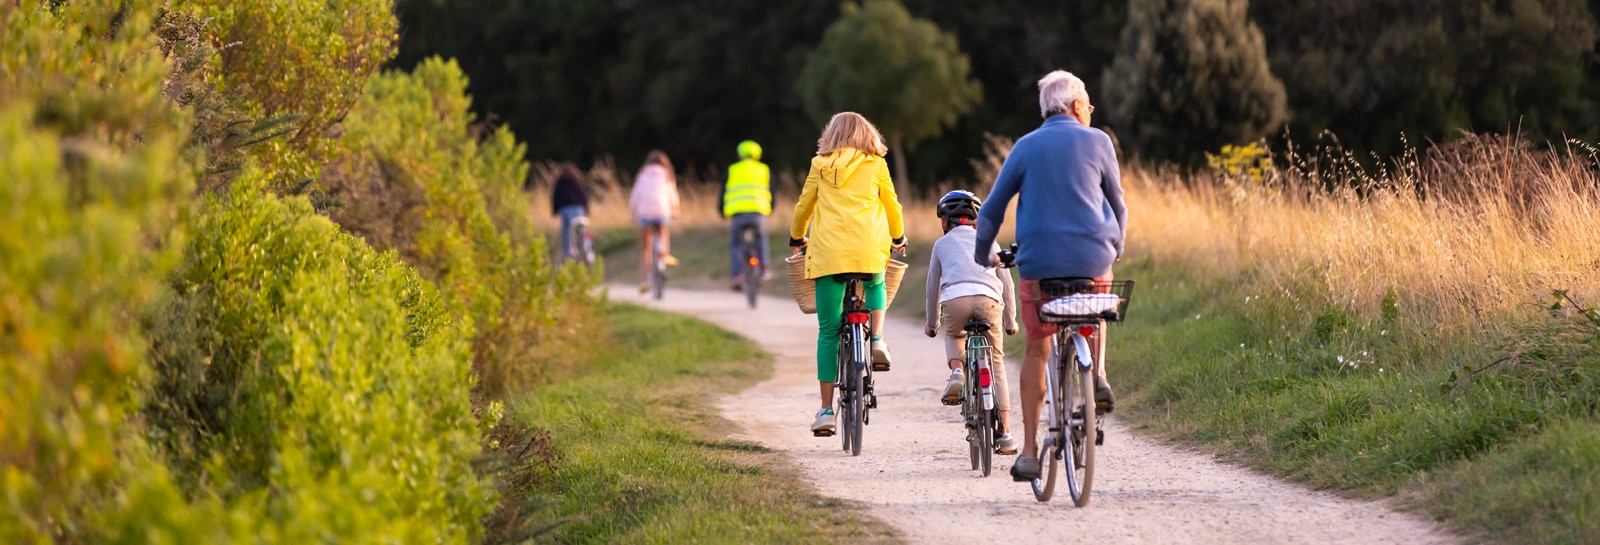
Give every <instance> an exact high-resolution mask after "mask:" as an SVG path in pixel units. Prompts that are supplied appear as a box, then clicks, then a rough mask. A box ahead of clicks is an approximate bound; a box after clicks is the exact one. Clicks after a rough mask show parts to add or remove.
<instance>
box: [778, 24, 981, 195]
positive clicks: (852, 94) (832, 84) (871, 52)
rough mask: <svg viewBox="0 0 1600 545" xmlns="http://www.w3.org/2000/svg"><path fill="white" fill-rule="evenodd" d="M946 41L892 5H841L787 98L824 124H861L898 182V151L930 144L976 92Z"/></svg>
mask: <svg viewBox="0 0 1600 545" xmlns="http://www.w3.org/2000/svg"><path fill="white" fill-rule="evenodd" d="M969 65H970V62H969V61H968V60H967V56H966V55H965V54H963V53H962V52H961V49H960V47H959V46H958V45H957V44H956V38H955V36H954V35H952V34H949V33H946V32H943V31H941V30H939V27H938V26H935V25H934V24H933V23H931V22H929V21H926V20H922V19H915V18H912V17H911V14H910V13H909V12H907V11H906V9H905V7H903V6H901V5H900V4H899V3H898V2H896V1H894V0H868V1H867V3H866V4H865V5H856V4H845V6H844V14H843V15H842V16H841V17H839V20H838V21H835V22H834V23H833V24H832V25H829V26H828V29H827V30H825V31H823V35H822V43H821V44H819V45H818V46H817V49H816V51H813V52H812V53H811V56H810V57H809V58H807V59H806V64H805V68H802V69H801V71H800V78H799V81H798V82H797V83H796V85H795V90H796V91H797V92H798V93H799V94H800V99H801V102H802V103H803V104H804V105H805V109H806V113H807V114H809V115H810V116H811V117H812V119H815V120H818V121H825V120H827V119H828V118H829V117H831V116H832V115H833V114H835V113H838V112H841V111H854V112H857V113H860V114H861V115H864V116H866V117H867V119H870V120H872V122H873V123H874V124H876V125H877V126H878V128H879V130H882V131H883V132H884V137H885V138H887V139H888V140H889V147H890V149H891V150H892V152H893V153H894V167H895V177H896V178H899V179H900V180H902V181H905V180H907V179H908V178H907V177H906V152H905V150H906V147H907V146H910V145H914V144H916V142H918V141H920V140H923V139H926V138H929V137H933V136H938V135H939V133H941V132H943V131H944V129H945V128H947V127H949V126H951V125H954V124H955V122H956V120H957V119H959V118H960V117H961V115H963V114H965V113H967V112H969V111H971V110H972V107H973V106H974V105H976V104H977V103H978V101H979V100H980V99H981V98H982V95H983V89H982V87H980V86H979V84H978V82H977V81H976V80H971V79H968V77H967V74H968V72H969V71H970V66H969Z"/></svg>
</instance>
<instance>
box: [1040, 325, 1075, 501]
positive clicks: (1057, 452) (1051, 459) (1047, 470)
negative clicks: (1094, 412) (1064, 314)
mask: <svg viewBox="0 0 1600 545" xmlns="http://www.w3.org/2000/svg"><path fill="white" fill-rule="evenodd" d="M1062 356H1063V349H1062V347H1061V335H1060V334H1057V335H1056V336H1054V337H1052V338H1051V342H1050V358H1049V359H1048V360H1046V361H1045V386H1046V391H1045V401H1046V402H1047V403H1048V404H1049V410H1050V413H1049V415H1048V416H1049V417H1050V419H1051V421H1050V422H1049V423H1048V424H1047V423H1045V422H1040V424H1042V425H1046V426H1053V427H1055V428H1056V429H1055V430H1053V431H1052V430H1050V429H1049V427H1046V428H1045V430H1046V431H1045V439H1044V441H1043V444H1042V445H1040V446H1039V453H1038V455H1039V465H1040V466H1041V467H1040V469H1041V471H1042V475H1040V478H1038V479H1034V480H1033V483H1032V485H1033V498H1034V499H1036V500H1039V501H1040V502H1048V501H1050V498H1052V497H1054V496H1055V489H1056V468H1058V467H1060V466H1061V463H1060V462H1061V460H1062V459H1063V458H1064V456H1063V453H1062V448H1063V447H1062V443H1063V441H1062V439H1063V438H1064V437H1065V435H1066V434H1065V433H1063V431H1064V430H1065V429H1066V426H1067V415H1068V412H1067V411H1066V410H1065V407H1066V399H1064V398H1065V395H1064V392H1063V389H1062V387H1061V379H1060V377H1061V374H1062V367H1061V362H1062V361H1067V360H1065V359H1063V357H1062Z"/></svg>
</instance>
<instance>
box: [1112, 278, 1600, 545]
mask: <svg viewBox="0 0 1600 545" xmlns="http://www.w3.org/2000/svg"><path fill="white" fill-rule="evenodd" d="M1118 277H1119V278H1132V279H1136V280H1137V281H1138V289H1137V291H1136V293H1135V294H1134V301H1133V306H1132V308H1131V309H1130V320H1129V321H1128V323H1127V324H1125V325H1123V326H1119V327H1116V328H1114V329H1112V333H1111V337H1110V339H1111V348H1110V351H1109V353H1110V355H1111V356H1110V360H1109V362H1108V371H1109V373H1110V375H1111V378H1112V380H1113V383H1114V384H1115V385H1117V386H1118V388H1119V390H1118V391H1119V392H1120V393H1122V397H1123V399H1124V400H1125V401H1124V402H1123V403H1119V407H1125V408H1126V409H1125V410H1119V411H1118V413H1119V415H1123V416H1124V417H1128V418H1131V419H1132V421H1133V422H1134V423H1135V424H1136V425H1138V426H1140V427H1142V428H1145V429H1148V430H1152V431H1154V432H1155V433H1157V434H1158V435H1162V436H1165V437H1167V438H1171V439H1175V440H1179V441H1184V442H1193V443H1199V444H1205V445H1209V446H1211V447H1213V448H1215V450H1217V451H1219V452H1222V453H1224V454H1225V455H1229V456H1232V457H1234V458H1235V459H1236V460H1238V461H1241V462H1244V463H1246V464H1248V465H1251V466H1254V467H1257V468H1260V469H1263V470H1266V471H1269V472H1272V473H1276V474H1279V475H1283V476H1286V477H1289V478H1291V479H1294V480H1298V481H1302V482H1305V483H1308V484H1311V485H1313V486H1317V487H1321V488H1330V489H1336V490H1341V491H1345V492H1347V493H1350V494H1353V495H1357V496H1362V497H1382V496H1398V497H1400V498H1401V500H1402V502H1403V503H1404V504H1405V505H1407V506H1409V507H1411V508H1414V509H1417V510H1419V511H1422V512H1425V513H1426V514H1429V515H1431V516H1434V517H1436V518H1439V519H1441V520H1443V521H1445V522H1447V523H1448V524H1450V525H1451V526H1453V527H1454V528H1456V529H1457V530H1458V531H1460V532H1462V533H1464V534H1466V535H1469V536H1474V537H1477V538H1480V539H1484V540H1509V541H1512V542H1521V543H1531V542H1539V543H1594V542H1596V540H1597V539H1600V486H1597V484H1600V422H1597V419H1596V415H1597V406H1600V327H1595V325H1594V324H1593V323H1587V324H1586V323H1585V322H1584V321H1583V320H1582V319H1581V318H1580V319H1573V318H1572V317H1571V316H1565V317H1552V318H1550V319H1549V320H1548V321H1539V322H1537V323H1531V322H1530V323H1508V324H1505V325H1504V327H1501V328H1498V330H1499V331H1501V333H1497V334H1494V335H1492V336H1490V337H1487V338H1486V337H1477V336H1468V335H1466V334H1464V333H1460V332H1454V331H1450V330H1443V329H1440V328H1432V327H1425V326H1419V325H1408V324H1411V323H1412V322H1411V321H1409V320H1408V319H1407V317H1406V316H1405V312H1404V308H1402V307H1400V306H1399V305H1398V304H1394V303H1391V304H1388V305H1386V308H1385V309H1383V310H1382V311H1381V312H1379V313H1378V314H1377V315H1374V316H1355V315H1351V314H1349V313H1348V312H1346V311H1345V310H1344V309H1341V308H1338V307H1331V306H1330V307H1323V308H1310V307H1311V304H1310V303H1308V302H1306V301H1307V299H1305V298H1303V297H1302V298H1297V297H1296V296H1295V295H1293V290H1290V291H1289V292H1281V291H1280V293H1249V289H1250V288H1247V287H1243V286H1249V285H1250V282H1249V279H1248V278H1200V277H1196V276H1194V275H1193V274H1191V273H1188V272H1186V271H1183V270H1180V269H1177V268H1174V267H1170V266H1162V265H1159V264H1156V263H1152V262H1149V261H1137V260H1135V261H1133V262H1132V263H1127V262H1125V265H1124V266H1121V267H1119V270H1118ZM1247 297H1248V299H1246V298H1247ZM1391 300H1392V301H1399V300H1403V297H1397V298H1393V299H1391ZM1511 354H1516V357H1515V358H1512V359H1502V358H1504V357H1505V356H1508V355H1511ZM1497 361H1498V362H1499V363H1495V362H1497Z"/></svg>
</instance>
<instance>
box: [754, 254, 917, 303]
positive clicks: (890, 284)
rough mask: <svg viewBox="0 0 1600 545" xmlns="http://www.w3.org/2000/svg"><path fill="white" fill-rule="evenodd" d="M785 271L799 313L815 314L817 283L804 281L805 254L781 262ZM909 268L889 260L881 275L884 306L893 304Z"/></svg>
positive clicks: (901, 263)
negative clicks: (798, 307)
mask: <svg viewBox="0 0 1600 545" xmlns="http://www.w3.org/2000/svg"><path fill="white" fill-rule="evenodd" d="M783 262H784V265H785V269H787V271H788V273H789V291H790V292H793V293H794V302H795V304H797V305H799V306H800V312H804V313H806V314H816V313H817V283H816V281H814V280H807V279H806V256H805V254H799V255H792V256H789V258H788V259H785V260H783ZM909 268H911V266H910V265H907V264H905V263H903V262H900V261H895V260H893V259H890V260H889V266H888V268H887V269H886V270H884V273H883V291H884V296H885V297H884V306H885V307H887V306H889V304H890V303H893V302H894V295H895V293H896V292H899V291H900V282H901V281H903V280H905V278H906V269H909Z"/></svg>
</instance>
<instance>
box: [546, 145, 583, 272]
mask: <svg viewBox="0 0 1600 545" xmlns="http://www.w3.org/2000/svg"><path fill="white" fill-rule="evenodd" d="M550 210H551V212H553V213H554V214H555V215H558V216H561V256H562V258H572V257H576V256H577V251H576V249H575V248H573V246H572V245H573V244H574V243H576V242H578V241H576V240H572V222H575V221H578V219H579V218H584V217H588V215H589V194H588V191H587V190H585V189H584V182H583V171H581V170H578V165H574V164H572V163H561V167H560V168H558V169H557V170H556V183H555V187H554V188H551V190H550Z"/></svg>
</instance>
